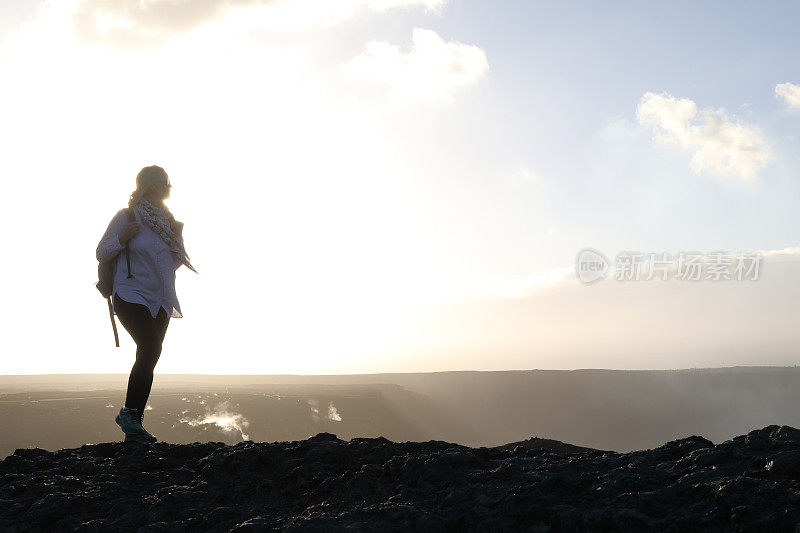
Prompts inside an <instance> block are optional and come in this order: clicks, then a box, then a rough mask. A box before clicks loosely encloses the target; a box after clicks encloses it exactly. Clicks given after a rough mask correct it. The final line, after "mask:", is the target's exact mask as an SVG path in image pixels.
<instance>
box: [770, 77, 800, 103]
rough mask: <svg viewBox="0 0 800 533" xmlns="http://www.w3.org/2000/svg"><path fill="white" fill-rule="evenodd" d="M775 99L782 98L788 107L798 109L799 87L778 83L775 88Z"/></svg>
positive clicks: (799, 101)
mask: <svg viewBox="0 0 800 533" xmlns="http://www.w3.org/2000/svg"><path fill="white" fill-rule="evenodd" d="M775 97H776V98H783V101H784V102H786V103H787V104H789V107H797V108H800V85H794V84H792V83H779V84H778V85H776V86H775Z"/></svg>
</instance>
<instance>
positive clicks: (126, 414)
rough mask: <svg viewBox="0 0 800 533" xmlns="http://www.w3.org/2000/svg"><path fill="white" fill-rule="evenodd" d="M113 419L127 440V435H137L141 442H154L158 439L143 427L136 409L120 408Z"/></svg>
mask: <svg viewBox="0 0 800 533" xmlns="http://www.w3.org/2000/svg"><path fill="white" fill-rule="evenodd" d="M114 421H115V422H116V423H117V425H118V426H119V427H120V428H122V431H123V432H124V433H125V437H126V440H128V439H127V437H128V436H132V437H138V440H140V441H141V442H156V441H157V440H158V439H157V438H156V436H155V435H153V434H151V433H149V432H148V431H147V430H146V429H144V427H143V426H142V419H141V417H140V416H139V413H138V410H137V409H129V410H128V411H125V410H123V409H120V410H119V414H117V417H116V418H115V419H114Z"/></svg>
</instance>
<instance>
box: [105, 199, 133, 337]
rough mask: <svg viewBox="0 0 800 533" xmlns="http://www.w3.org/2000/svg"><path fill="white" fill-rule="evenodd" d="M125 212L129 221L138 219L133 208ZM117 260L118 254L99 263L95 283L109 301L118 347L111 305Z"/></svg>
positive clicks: (129, 271) (129, 256)
mask: <svg viewBox="0 0 800 533" xmlns="http://www.w3.org/2000/svg"><path fill="white" fill-rule="evenodd" d="M125 214H126V215H127V217H128V222H134V221H135V220H136V214H135V213H134V211H133V209H132V208H130V207H128V208H126V209H125ZM130 242H131V241H130V239H129V240H127V241H126V242H125V262H126V263H127V266H128V277H129V278H130V277H133V274H131V255H130V250H129V248H128V245H129V244H130ZM116 260H117V256H114V257H112V258H111V259H109V260H107V261H100V263H99V264H98V265H97V279H98V280H99V281H98V282H97V283H96V284H95V286H96V287H97V290H98V291H100V294H101V295H102V296H103V298H105V299H106V301H107V302H108V314H109V315H110V316H111V328H112V329H113V330H114V342H115V344H116V345H117V348H119V334H118V333H117V323H116V322H114V307H113V305H111V294H112V293H113V292H114V263H115V262H116Z"/></svg>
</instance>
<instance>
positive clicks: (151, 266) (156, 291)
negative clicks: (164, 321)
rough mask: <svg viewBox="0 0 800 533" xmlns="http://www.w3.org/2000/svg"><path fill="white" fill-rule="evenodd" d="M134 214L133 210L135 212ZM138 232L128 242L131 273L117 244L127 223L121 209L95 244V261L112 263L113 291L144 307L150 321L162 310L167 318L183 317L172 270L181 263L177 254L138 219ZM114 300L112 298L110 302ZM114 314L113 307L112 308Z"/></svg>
mask: <svg viewBox="0 0 800 533" xmlns="http://www.w3.org/2000/svg"><path fill="white" fill-rule="evenodd" d="M134 213H136V210H135V209H134ZM136 221H137V222H138V223H139V233H137V234H136V235H134V236H133V238H131V240H130V241H129V243H130V244H129V246H130V257H131V274H132V275H133V277H131V278H128V268H127V263H126V261H125V246H123V245H122V244H120V242H119V237H118V235H119V234H120V233H122V230H123V229H124V228H125V226H126V225H127V224H128V216H127V214H126V212H125V209H120V210H119V211H117V214H116V215H114V218H112V219H111V222H110V223H109V224H108V229H106V232H105V234H104V235H103V238H102V239H100V243H99V244H98V245H97V260H98V261H105V260H108V259H111V258H113V257H114V256H115V255H116V259H115V260H114V292H116V293H117V294H119V296H120V297H121V298H122V299H123V300H125V301H126V302H131V303H137V304H143V305H146V306H147V308H148V309H149V310H150V314H151V315H152V317H153V318H155V317H156V315H158V310H159V309H160V308H161V307H163V308H164V310H165V311H166V312H167V316H168V317H170V318H183V314H182V313H181V304H180V303H178V296H177V295H176V294H175V271H176V270H177V269H178V267H180V266H181V265H182V264H183V263H181V261H180V257H179V256H178V254H177V253H174V252H172V251H171V250H170V249H169V246H167V243H165V242H164V240H163V239H162V238H161V237H159V235H158V234H157V233H156V232H154V231H153V230H152V229H150V227H149V226H148V225H147V224H146V223H145V222H143V221H142V220H141V218H140V217H139V213H136ZM113 300H114V299H113V298H112V301H113ZM114 312H115V313H116V305H114Z"/></svg>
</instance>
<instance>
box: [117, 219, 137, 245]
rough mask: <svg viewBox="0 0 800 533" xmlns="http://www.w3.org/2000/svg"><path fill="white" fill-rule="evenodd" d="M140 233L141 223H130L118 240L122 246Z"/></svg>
mask: <svg viewBox="0 0 800 533" xmlns="http://www.w3.org/2000/svg"><path fill="white" fill-rule="evenodd" d="M137 233H139V223H138V222H135V221H134V222H128V225H127V226H125V228H124V229H123V230H122V233H120V234H119V235H118V236H117V238H118V239H119V243H120V244H125V243H126V242H128V241H129V240H131V239H132V238H133V236H134V235H136V234H137Z"/></svg>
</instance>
